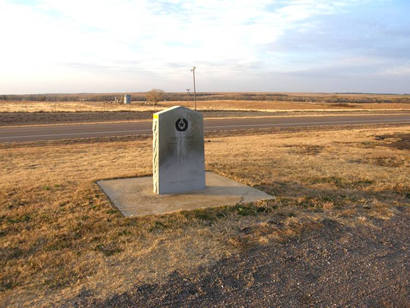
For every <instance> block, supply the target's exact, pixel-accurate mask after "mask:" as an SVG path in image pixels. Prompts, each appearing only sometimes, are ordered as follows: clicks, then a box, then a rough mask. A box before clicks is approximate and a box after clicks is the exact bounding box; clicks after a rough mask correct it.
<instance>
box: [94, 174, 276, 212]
mask: <svg viewBox="0 0 410 308" xmlns="http://www.w3.org/2000/svg"><path fill="white" fill-rule="evenodd" d="M97 184H98V185H99V186H100V188H101V189H102V190H103V191H104V193H105V194H106V195H107V196H108V198H109V199H110V200H111V202H112V203H113V204H114V205H115V206H116V207H117V208H118V209H119V210H120V211H121V213H122V214H123V215H124V216H126V217H136V216H146V215H162V214H168V213H173V212H179V211H187V210H195V209H200V208H208V207H218V206H225V205H236V204H240V203H248V202H254V201H258V200H269V199H273V196H270V195H268V194H266V193H264V192H262V191H260V190H257V189H255V188H252V187H249V186H246V185H243V184H240V183H237V182H235V181H232V180H231V179H228V178H226V177H223V176H220V175H217V174H215V173H212V172H206V188H205V189H204V190H200V191H196V192H189V193H184V194H165V195H158V194H155V193H154V192H153V184H152V177H151V176H147V177H137V178H124V179H113V180H100V181H97Z"/></svg>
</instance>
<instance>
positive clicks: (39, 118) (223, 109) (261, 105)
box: [0, 97, 410, 126]
mask: <svg viewBox="0 0 410 308" xmlns="http://www.w3.org/2000/svg"><path fill="white" fill-rule="evenodd" d="M399 98H400V97H399ZM324 99H325V98H324ZM367 99H372V98H371V97H367ZM377 99H379V100H380V99H381V98H380V97H378V98H377ZM175 105H182V106H186V107H190V108H194V104H193V102H190V101H163V102H159V103H158V104H157V105H156V106H152V105H150V104H145V103H143V102H133V103H132V104H130V105H123V104H113V103H108V102H103V101H101V102H50V101H47V102H41V101H38V102H37V101H0V126H7V125H9V126H10V125H33V124H34V125H37V124H54V123H61V124H63V123H81V122H107V121H110V122H115V121H134V120H143V119H151V118H152V114H153V113H154V112H158V111H160V110H163V109H165V108H169V107H172V106H175ZM197 107H198V110H200V111H202V113H203V115H204V117H206V118H215V117H256V116H286V115H289V116H295V115H297V116H299V115H300V116H302V115H310V116H318V115H329V114H341V113H342V114H344V115H346V114H359V113H383V114H384V113H386V112H390V113H397V112H403V111H404V112H408V111H410V103H408V102H401V101H397V98H396V100H393V99H392V100H391V101H390V102H377V103H357V102H355V101H352V102H350V103H344V102H343V103H332V102H326V101H319V102H316V101H312V102H292V101H269V100H264V101H257V100H253V101H252V100H206V101H198V103H197Z"/></svg>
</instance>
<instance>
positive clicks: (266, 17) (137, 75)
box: [0, 0, 410, 94]
mask: <svg viewBox="0 0 410 308" xmlns="http://www.w3.org/2000/svg"><path fill="white" fill-rule="evenodd" d="M409 14H410V0H332V1H329V0H328V1H323V0H225V1H223V0H168V1H167V0H0V40H1V43H0V94H24V93H84V92H138V91H148V90H150V89H153V88H157V89H162V90H165V91H173V92H185V91H186V89H188V88H190V89H192V88H193V85H192V73H191V71H190V69H191V68H192V66H196V82H197V91H274V92H283V91H286V92H367V93H410V17H409Z"/></svg>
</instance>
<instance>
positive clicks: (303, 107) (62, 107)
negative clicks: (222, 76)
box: [0, 100, 410, 112]
mask: <svg viewBox="0 0 410 308" xmlns="http://www.w3.org/2000/svg"><path fill="white" fill-rule="evenodd" d="M175 105H179V106H186V107H190V108H193V107H194V104H193V102H191V101H164V102H159V103H158V105H157V106H152V105H150V104H145V103H143V102H133V103H132V104H129V105H123V104H112V103H107V102H32V101H0V112H86V111H91V112H96V111H159V110H162V109H164V108H168V107H172V106H175ZM197 107H198V110H204V111H205V110H241V111H309V110H312V111H322V110H323V111H343V110H348V111H358V110H410V103H401V102H394V101H393V102H390V103H355V102H352V103H329V102H326V101H323V102H291V101H289V102H286V101H247V100H211V101H198V102H197Z"/></svg>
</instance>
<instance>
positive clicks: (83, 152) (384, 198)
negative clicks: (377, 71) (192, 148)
mask: <svg viewBox="0 0 410 308" xmlns="http://www.w3.org/2000/svg"><path fill="white" fill-rule="evenodd" d="M210 104H212V102H210ZM219 104H220V103H219ZM121 107H122V106H121ZM131 107H133V106H131ZM206 140H207V141H208V142H206V166H207V169H208V170H212V171H214V172H216V173H220V174H222V175H225V176H227V177H230V178H232V179H234V180H236V181H238V182H241V183H244V184H247V185H250V186H253V187H256V188H258V189H261V190H263V191H265V192H267V193H269V194H273V195H275V196H276V199H275V200H273V201H267V202H259V203H254V204H249V205H237V206H234V207H229V208H219V209H210V210H198V211H193V212H183V213H178V214H172V215H166V216H162V217H145V218H134V219H133V218H123V217H121V215H120V214H119V213H118V211H116V210H115V209H113V208H112V207H111V205H110V203H109V201H108V200H107V198H106V197H105V196H104V194H103V193H101V192H100V191H99V189H98V188H97V186H96V185H95V184H94V182H95V180H97V179H103V178H112V177H128V176H142V175H147V174H150V173H151V155H152V152H151V140H150V139H140V140H134V141H121V142H120V141H117V142H115V141H111V142H93V143H76V144H65V143H63V142H54V143H53V142H51V143H48V144H46V145H45V146H44V145H41V146H40V145H36V144H35V143H33V144H31V145H30V146H26V145H24V144H23V145H19V144H15V145H12V144H8V145H7V144H4V145H0V170H2V173H1V174H0V239H1V241H0V254H1V255H0V256H1V258H0V260H1V261H0V262H1V267H2V273H1V274H0V275H1V276H0V306H18V305H19V304H23V303H24V304H26V305H28V306H29V305H32V306H36V305H37V306H40V305H46V306H47V305H58V304H61V303H64V302H65V301H66V300H69V299H71V298H73V297H75V296H78V295H79V294H93V296H95V297H96V298H100V299H106V298H109V297H110V296H113V295H115V294H118V293H121V292H124V291H129V290H130V288H132V287H133V286H134V285H143V284H145V283H152V282H158V281H162V280H163V279H166V277H168V275H170V274H171V273H172V272H173V271H178V272H180V273H188V274H189V273H190V272H191V271H194V270H196V269H198V267H199V266H210V265H212V264H215V263H216V262H218V261H219V260H221V259H222V258H225V257H229V256H232V255H235V254H237V253H240V252H241V251H243V250H246V249H249V247H259V246H264V245H273V246H275V245H280V243H283V242H286V241H287V240H288V239H291V238H298V237H299V236H300V235H301V234H302V233H309V232H311V231H312V230H316V229H320V228H322V227H323V225H324V224H325V223H326V222H327V221H328V220H330V221H334V222H337V223H340V224H342V225H344V226H349V227H350V228H353V229H354V228H358V227H360V226H366V227H369V228H370V230H371V228H375V227H374V225H373V224H374V222H375V221H378V220H389V219H391V218H392V217H394V216H395V215H398V214H400V209H402V208H403V207H404V206H408V205H409V202H410V194H409V192H410V152H409V150H410V126H402V127H395V128H371V129H370V128H368V129H366V128H360V129H341V130H338V131H317V132H315V131H309V132H297V133H286V132H280V133H276V134H271V133H264V134H255V135H248V136H246V138H245V137H243V136H242V137H238V136H230V137H229V136H228V137H218V136H214V137H212V136H208V137H207V138H206ZM271 221H275V222H277V224H272V223H270V222H271ZM268 222H269V223H268ZM369 236H370V235H369ZM405 274H406V273H403V275H405Z"/></svg>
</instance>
